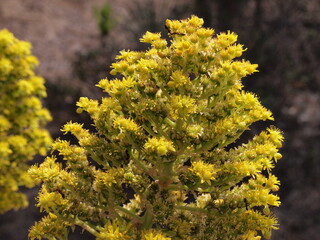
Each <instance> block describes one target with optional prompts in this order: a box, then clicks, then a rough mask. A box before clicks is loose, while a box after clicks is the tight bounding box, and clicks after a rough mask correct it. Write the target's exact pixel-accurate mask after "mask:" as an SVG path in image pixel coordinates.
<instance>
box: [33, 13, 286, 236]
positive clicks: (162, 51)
mask: <svg viewBox="0 0 320 240" xmlns="http://www.w3.org/2000/svg"><path fill="white" fill-rule="evenodd" d="M202 25H203V20H202V19H201V18H198V17H196V16H192V17H191V18H189V19H187V20H182V21H177V20H174V21H171V20H167V21H166V27H167V29H168V30H169V36H170V37H171V39H172V40H171V42H170V43H169V44H168V42H167V41H166V40H165V39H162V38H161V35H160V34H159V33H150V32H147V33H146V34H145V35H144V36H143V37H142V38H141V39H140V40H141V42H145V43H149V44H151V47H150V48H149V49H148V50H146V51H142V52H134V51H121V52H120V55H119V56H117V59H118V61H117V62H115V63H113V64H112V71H111V73H112V74H114V75H115V76H122V79H121V80H120V79H118V78H115V79H113V80H109V79H103V80H101V81H100V82H99V84H98V87H100V88H102V89H103V90H104V91H105V92H106V93H108V94H109V95H110V97H105V98H102V101H101V102H99V101H97V100H91V99H88V98H85V97H82V98H80V100H79V101H78V103H77V106H78V107H79V108H78V112H79V113H81V112H82V111H86V112H87V113H88V114H89V115H90V116H91V118H92V120H93V126H94V128H95V130H94V131H89V130H87V129H85V128H84V127H83V125H82V124H79V123H72V122H69V123H67V124H66V125H65V126H64V127H63V129H62V131H63V132H65V133H71V134H73V135H74V136H75V137H76V138H77V139H78V144H76V145H74V144H71V143H70V142H69V141H65V140H61V139H58V140H56V141H55V142H54V143H53V145H52V146H53V152H56V154H53V155H52V156H49V157H47V158H46V160H45V162H44V163H42V164H41V165H40V166H34V167H32V168H31V169H30V171H29V173H30V174H31V176H32V177H33V178H35V179H38V180H39V181H42V182H43V185H42V189H41V191H40V193H39V195H38V206H39V207H40V209H41V210H42V211H43V210H44V211H46V212H47V213H48V215H47V216H45V217H44V218H43V219H42V220H41V221H40V222H38V223H36V224H35V225H34V226H33V227H32V229H31V231H30V234H29V236H30V238H31V239H41V238H48V239H57V238H58V239H67V236H68V232H69V230H70V229H73V227H74V226H75V225H77V226H80V227H82V228H83V229H85V230H87V231H88V232H90V233H91V234H92V235H94V236H95V237H96V239H98V240H101V239H114V240H115V239H119V240H120V239H144V240H151V239H152V240H157V239H162V240H165V239H220V240H221V239H229V240H230V239H239V240H240V239H250V240H253V239H260V238H261V237H260V235H261V234H262V235H263V236H264V237H266V238H269V237H270V236H271V230H272V229H276V228H277V220H276V218H275V217H274V216H273V215H272V213H271V212H270V207H273V206H279V204H280V202H279V197H278V196H276V195H275V194H274V193H273V192H274V191H277V190H278V189H279V181H278V179H277V178H276V177H275V176H274V175H273V174H272V173H271V171H272V169H273V168H274V166H275V163H276V162H277V160H279V159H280V158H281V154H280V153H278V148H280V147H281V144H282V143H281V142H282V140H283V137H282V135H281V132H280V131H279V130H278V129H276V128H275V127H270V128H268V129H267V130H266V131H263V132H261V133H260V134H259V135H257V136H255V137H254V138H253V139H251V140H250V141H248V142H247V143H244V144H241V145H239V146H237V147H230V146H229V144H231V143H234V142H235V141H236V140H237V139H238V138H239V136H240V135H241V134H242V133H243V132H244V131H245V130H248V129H249V126H250V125H251V124H252V123H253V122H256V121H259V120H268V119H269V120H272V119H273V117H272V114H271V112H270V111H268V110H267V109H266V108H264V107H263V106H262V105H261V104H260V102H259V101H258V99H257V97H256V96H255V95H254V94H252V93H249V92H245V91H244V90H243V89H242V88H243V86H242V83H241V79H242V78H243V77H245V76H247V75H249V74H252V73H254V72H256V68H257V65H256V64H251V63H250V62H248V61H245V60H238V59H236V60H235V58H238V57H240V56H241V54H242V52H243V51H244V49H243V46H242V45H241V44H237V43H236V40H237V35H236V34H234V33H231V32H227V33H221V34H218V35H216V36H214V37H213V34H214V30H213V29H208V28H203V27H202ZM57 154H58V155H60V157H61V159H60V160H59V159H58V156H57Z"/></svg>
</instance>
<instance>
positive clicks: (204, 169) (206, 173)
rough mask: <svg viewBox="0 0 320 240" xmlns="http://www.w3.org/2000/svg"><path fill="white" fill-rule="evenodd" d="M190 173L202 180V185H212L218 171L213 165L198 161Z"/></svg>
mask: <svg viewBox="0 0 320 240" xmlns="http://www.w3.org/2000/svg"><path fill="white" fill-rule="evenodd" d="M190 171H191V172H193V173H194V174H195V175H197V176H198V177H199V178H200V179H201V183H204V182H206V183H207V184H209V185H211V180H215V179H216V175H217V172H218V169H217V168H216V167H215V166H214V165H213V164H210V163H204V162H202V161H197V162H193V163H192V167H191V168H190Z"/></svg>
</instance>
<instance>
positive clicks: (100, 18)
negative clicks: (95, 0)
mask: <svg viewBox="0 0 320 240" xmlns="http://www.w3.org/2000/svg"><path fill="white" fill-rule="evenodd" d="M93 13H94V16H95V18H96V21H97V24H98V27H99V30H100V33H101V35H102V36H106V35H108V33H109V32H110V30H111V28H112V27H113V25H114V20H113V19H112V17H111V7H110V5H109V4H107V3H106V4H104V5H103V6H102V7H101V8H94V10H93Z"/></svg>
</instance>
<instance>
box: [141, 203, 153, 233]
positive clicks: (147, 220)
mask: <svg viewBox="0 0 320 240" xmlns="http://www.w3.org/2000/svg"><path fill="white" fill-rule="evenodd" d="M152 220H153V214H152V213H151V211H150V209H149V208H147V209H146V212H145V213H144V215H143V217H142V226H141V229H149V228H151V227H152Z"/></svg>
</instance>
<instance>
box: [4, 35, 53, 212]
mask: <svg viewBox="0 0 320 240" xmlns="http://www.w3.org/2000/svg"><path fill="white" fill-rule="evenodd" d="M30 49H31V45H30V43H28V42H25V41H19V40H18V39H16V38H15V37H14V36H13V34H12V33H11V32H9V31H8V30H6V29H3V30H1V31H0V213H4V212H6V211H8V210H10V209H18V208H20V207H26V206H27V205H28V201H27V198H26V196H25V195H24V194H23V193H22V192H20V191H19V187H21V186H26V187H29V188H30V187H33V186H34V182H33V181H32V179H31V178H30V176H29V175H27V169H28V167H29V165H28V161H30V160H32V159H33V158H34V156H35V155H36V154H41V155H45V154H46V151H47V149H48V147H49V146H50V144H51V138H50V135H49V132H48V131H47V130H45V129H44V125H45V124H46V123H47V122H48V121H49V120H51V117H50V114H49V112H48V111H47V109H45V108H43V107H42V104H41V98H43V97H46V89H45V86H44V79H43V78H41V77H39V76H37V75H36V74H35V73H34V68H35V66H36V65H37V64H38V60H37V59H36V58H35V57H34V56H32V55H31V51H30Z"/></svg>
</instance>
